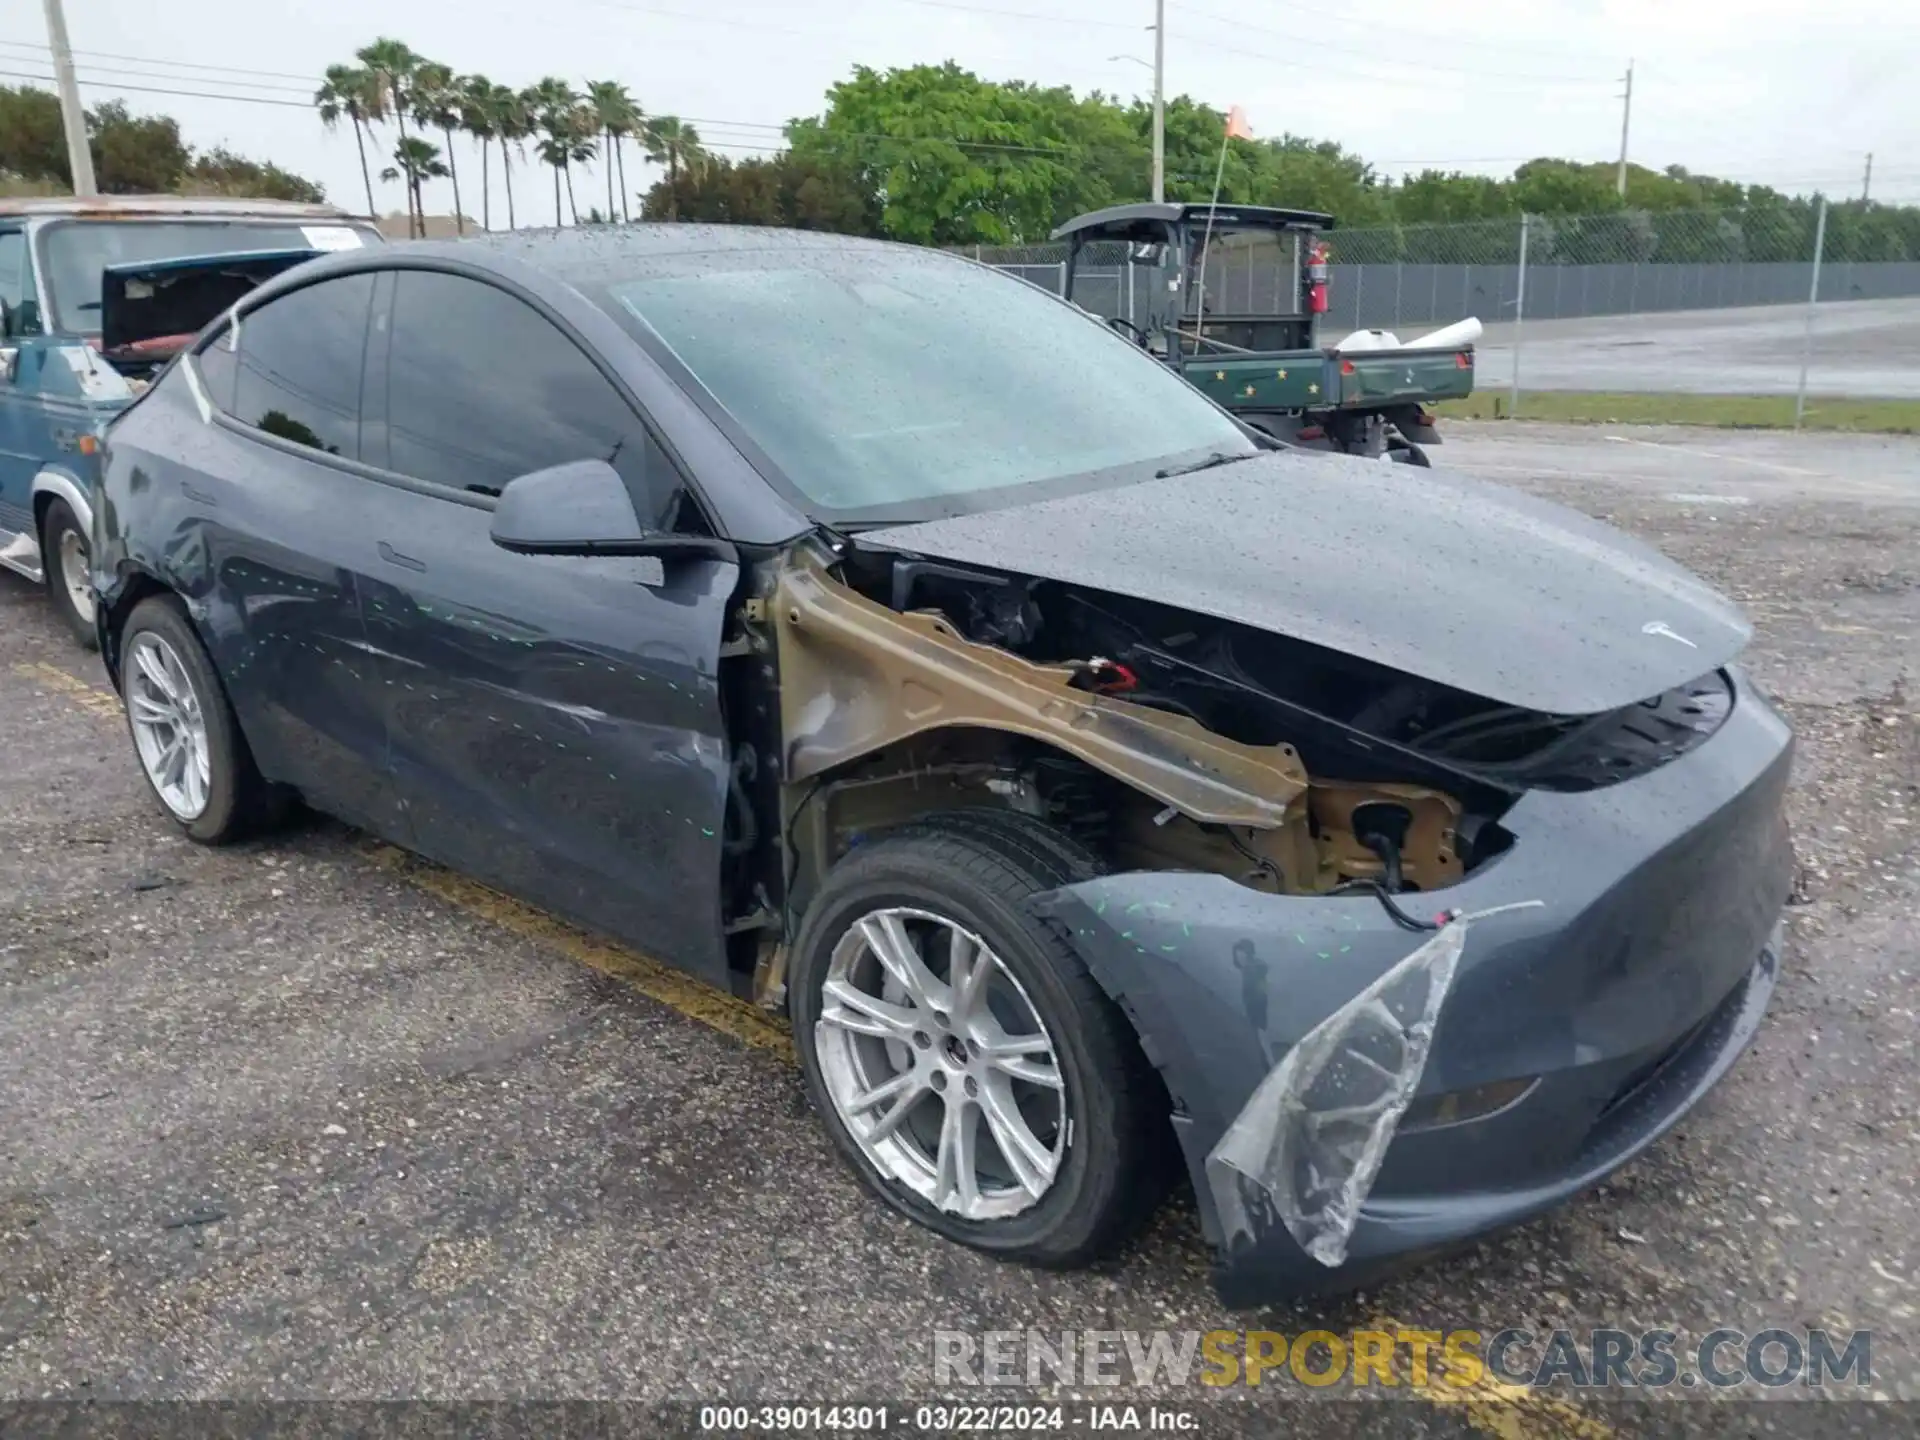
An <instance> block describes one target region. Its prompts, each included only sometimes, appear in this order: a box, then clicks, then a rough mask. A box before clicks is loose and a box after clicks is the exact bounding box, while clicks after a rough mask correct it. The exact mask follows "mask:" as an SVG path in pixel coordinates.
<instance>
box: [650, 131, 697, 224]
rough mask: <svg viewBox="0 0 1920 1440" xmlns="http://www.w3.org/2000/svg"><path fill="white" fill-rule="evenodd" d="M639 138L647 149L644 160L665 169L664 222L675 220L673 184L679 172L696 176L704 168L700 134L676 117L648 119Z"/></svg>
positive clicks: (676, 203) (676, 205) (677, 208)
mask: <svg viewBox="0 0 1920 1440" xmlns="http://www.w3.org/2000/svg"><path fill="white" fill-rule="evenodd" d="M640 134H641V139H642V141H643V142H644V143H645V145H646V147H647V159H649V160H651V161H652V162H653V163H654V164H656V165H664V166H666V167H667V218H668V219H669V220H678V219H679V218H680V193H679V190H678V188H677V186H676V185H675V182H676V181H677V180H679V178H680V172H681V171H682V170H684V171H686V172H687V173H688V174H689V175H698V174H699V173H700V172H701V171H702V170H704V169H705V168H706V164H707V152H706V148H705V147H704V146H702V145H701V143H700V132H699V131H698V130H696V129H694V128H693V126H691V125H689V124H688V123H687V122H686V121H684V120H682V119H681V118H680V117H679V116H678V115H651V116H649V117H648V118H647V120H646V122H645V123H644V124H643V125H642V127H641V132H640Z"/></svg>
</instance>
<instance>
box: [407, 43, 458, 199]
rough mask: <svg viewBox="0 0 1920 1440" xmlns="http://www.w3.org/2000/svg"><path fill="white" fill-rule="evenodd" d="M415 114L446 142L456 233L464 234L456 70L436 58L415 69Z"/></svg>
mask: <svg viewBox="0 0 1920 1440" xmlns="http://www.w3.org/2000/svg"><path fill="white" fill-rule="evenodd" d="M412 98H413V118H414V119H415V120H416V121H418V122H419V123H420V124H422V125H431V126H432V127H433V128H434V129H436V130H438V131H439V132H440V138H441V139H442V140H444V141H445V142H446V156H447V175H448V177H449V178H450V179H452V181H453V233H454V234H456V235H465V234H466V233H467V221H466V216H465V214H464V213H463V212H462V211H461V209H460V164H459V162H458V161H457V160H455V159H454V154H453V132H454V131H455V130H457V129H459V128H460V119H461V117H460V90H459V87H458V85H457V83H456V82H455V80H454V78H453V71H452V70H450V69H448V68H447V67H446V66H445V65H442V64H440V63H439V62H438V61H436V60H429V61H427V62H425V63H424V64H422V65H421V66H420V68H419V69H418V70H417V71H415V72H414V76H413V97H412ZM420 221H421V224H420V228H421V232H422V233H423V234H424V233H425V231H426V216H425V215H424V214H422V216H421V217H420Z"/></svg>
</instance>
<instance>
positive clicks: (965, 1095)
mask: <svg viewBox="0 0 1920 1440" xmlns="http://www.w3.org/2000/svg"><path fill="white" fill-rule="evenodd" d="M1094 873H1096V871H1095V866H1094V864H1093V862H1092V861H1091V859H1090V858H1089V857H1087V856H1086V854H1085V852H1084V851H1082V850H1081V849H1080V847H1078V846H1077V845H1076V844H1075V843H1074V842H1073V841H1072V840H1071V839H1070V838H1068V837H1067V836H1065V835H1063V834H1060V833H1059V832H1057V831H1054V830H1051V829H1049V828H1048V827H1045V826H1043V825H1040V824H1039V823H1038V822H1034V821H1031V820H1029V819H1028V818H1027V817H1023V816H1020V817H1016V816H1005V817H1003V816H1000V815H997V814H995V813H994V812H991V811H966V812H958V813H956V814H953V815H949V816H936V817H934V818H932V819H930V820H927V821H924V822H920V823H917V824H914V825H912V826H909V827H906V828H903V829H900V830H897V831H894V832H892V833H891V834H889V835H886V836H883V837H880V838H877V839H874V840H871V841H869V842H867V843H866V844H863V845H861V846H859V847H858V848H857V849H855V850H854V851H852V852H851V853H850V854H849V855H847V856H846V857H845V858H844V859H842V860H841V861H840V862H839V864H837V865H835V866H834V868H833V870H832V871H831V872H830V873H829V875H828V877H827V880H826V882H825V884H824V885H823V886H822V887H821V889H820V892H819V894H818V896H817V897H816V898H815V899H814V901H813V903H812V904H811V905H810V906H809V907H808V910H807V915H806V918H805V921H804V922H803V923H802V925H801V928H800V933H799V936H798V937H797V939H796V942H795V946H794V955H793V962H792V970H791V972H790V976H789V979H790V989H789V997H790V998H789V1006H790V1008H791V1011H792V1015H793V1027H794V1038H795V1040H796V1041H797V1043H798V1046H799V1050H800V1059H801V1065H802V1068H803V1069H804V1071H805V1073H806V1080H807V1087H808V1091H809V1093H810V1095H811V1097H812V1099H813V1102H814V1104H815V1106H816V1107H817V1108H818V1109H819V1111H820V1113H821V1114H822V1115H823V1116H824V1117H825V1119H826V1124H827V1128H828V1130H829V1132H830V1133H831V1135H832V1137H833V1140H834V1143H835V1145H836V1147H837V1148H838V1149H839V1150H840V1152H841V1153H842V1155H844V1156H845V1158H846V1159H847V1161H848V1162H849V1163H850V1164H851V1165H852V1166H853V1168H854V1170H855V1171H856V1172H857V1173H858V1174H859V1175H860V1177H861V1179H862V1180H863V1181H865V1183H866V1184H867V1185H868V1186H869V1188H871V1189H872V1190H873V1191H874V1192H875V1193H876V1194H878V1195H879V1196H880V1197H881V1199H883V1200H885V1201H886V1202H887V1203H888V1204H889V1205H891V1206H893V1207H894V1208H895V1209H897V1210H899V1211H901V1212H902V1213H904V1214H905V1215H907V1216H908V1217H910V1218H911V1219H913V1220H916V1221H918V1222H919V1223H920V1224H922V1225H925V1226H926V1227H928V1228H929V1229H931V1230H934V1231H936V1232H938V1233H939V1234H941V1235H944V1236H946V1237H947V1238H948V1239H951V1240H957V1241H959V1242H960V1243H962V1244H965V1245H970V1246H973V1247H974V1248H976V1249H979V1250H984V1251H987V1252H989V1253H992V1254H995V1255H999V1256H1004V1257H1007V1258H1011V1259H1020V1260H1026V1261H1030V1262H1033V1263H1036V1264H1041V1265H1050V1266H1074V1265H1082V1264H1086V1263H1088V1262H1090V1261H1092V1260H1094V1259H1096V1258H1098V1257H1099V1256H1101V1255H1103V1254H1105V1253H1107V1252H1109V1251H1111V1250H1112V1249H1113V1248H1115V1247H1116V1246H1117V1245H1119V1244H1120V1243H1121V1242H1122V1241H1124V1240H1125V1239H1126V1238H1127V1237H1128V1236H1129V1235H1131V1234H1132V1233H1133V1232H1134V1231H1135V1230H1136V1229H1137V1228H1138V1227H1139V1225H1140V1224H1141V1223H1142V1222H1143V1221H1144V1220H1145V1219H1146V1218H1147V1217H1148V1216H1149V1215H1151V1214H1152V1212H1153V1209H1154V1207H1155V1205H1156V1204H1157V1203H1158V1201H1159V1200H1160V1198H1161V1196H1162V1195H1163V1194H1164V1191H1165V1185H1166V1181H1167V1179H1168V1176H1169V1171H1170V1167H1168V1166H1167V1165H1166V1164H1165V1163H1164V1158H1165V1151H1164V1148H1163V1143H1162V1142H1163V1137H1164V1135H1165V1132H1166V1130H1167V1122H1166V1102H1165V1096H1164V1092H1163V1091H1162V1090H1161V1088H1160V1085H1159V1081H1158V1077H1157V1076H1156V1075H1155V1074H1154V1073H1153V1071H1152V1069H1151V1068H1150V1067H1149V1066H1148V1064H1147V1062H1146V1059H1145V1057H1144V1056H1143V1055H1142V1054H1141V1052H1140V1047H1139V1043H1138V1041H1137V1040H1136V1038H1135V1036H1134V1033H1133V1030H1132V1028H1131V1026H1130V1025H1129V1024H1128V1022H1127V1020H1126V1018H1125V1016H1124V1015H1122V1013H1121V1012H1120V1010H1119V1008H1118V1007H1117V1006H1116V1005H1115V1004H1114V1003H1113V1001H1112V1000H1111V999H1109V998H1108V996H1107V995H1106V993H1105V992H1104V991H1103V990H1101V988H1100V986H1099V984H1098V983H1097V982H1096V981H1095V980H1094V979H1093V977H1092V976H1091V975H1089V974H1088V973H1087V968H1086V966H1085V965H1084V964H1083V963H1082V962H1081V960H1080V958H1079V956H1078V955H1077V954H1075V953H1074V951H1073V949H1072V947H1071V946H1070V945H1069V944H1068V943H1067V941H1066V940H1065V939H1063V938H1062V937H1061V936H1059V935H1058V934H1056V933H1055V932H1054V931H1053V930H1051V929H1049V928H1048V927H1047V926H1045V925H1043V924H1042V923H1041V922H1040V921H1039V920H1037V919H1036V918H1035V917H1034V916H1033V915H1032V914H1031V913H1030V912H1029V911H1028V909H1027V904H1026V902H1027V901H1028V899H1029V898H1030V897H1031V896H1033V895H1034V894H1036V893H1038V892H1040V891H1044V890H1051V889H1054V888H1057V887H1058V886H1060V885H1064V884H1070V883H1073V882H1074V881H1077V880H1082V879H1085V878H1087V877H1088V876H1090V875H1092V874H1094Z"/></svg>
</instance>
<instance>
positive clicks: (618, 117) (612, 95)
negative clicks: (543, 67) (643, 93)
mask: <svg viewBox="0 0 1920 1440" xmlns="http://www.w3.org/2000/svg"><path fill="white" fill-rule="evenodd" d="M587 103H588V104H589V105H591V106H592V107H593V114H594V119H595V121H596V122H597V123H598V125H599V127H600V133H601V135H602V136H603V137H605V139H606V145H607V149H606V153H607V219H608V221H609V222H611V221H612V219H613V179H614V168H615V166H618V167H619V171H620V213H621V214H622V215H623V216H624V215H625V214H626V213H627V157H626V151H625V150H624V149H623V148H622V146H621V141H622V140H623V139H625V137H627V136H628V135H631V134H633V132H634V130H635V128H636V127H638V125H639V124H640V107H639V106H638V105H637V104H635V103H634V99H633V96H631V95H629V94H628V93H627V87H626V86H624V85H622V84H621V83H620V82H619V81H618V80H594V81H590V82H589V83H588V85H587Z"/></svg>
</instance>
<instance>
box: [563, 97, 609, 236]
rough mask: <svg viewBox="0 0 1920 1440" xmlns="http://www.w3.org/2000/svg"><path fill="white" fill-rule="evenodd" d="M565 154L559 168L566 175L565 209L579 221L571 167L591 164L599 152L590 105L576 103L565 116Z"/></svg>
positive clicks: (594, 119)
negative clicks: (595, 140) (571, 110)
mask: <svg viewBox="0 0 1920 1440" xmlns="http://www.w3.org/2000/svg"><path fill="white" fill-rule="evenodd" d="M567 122H568V123H567V135H566V140H567V155H566V160H565V162H564V163H563V164H562V165H561V169H562V170H563V171H565V172H566V177H567V209H569V210H570V211H572V212H573V223H574V224H576V225H578V224H579V223H580V207H579V206H578V205H576V204H575V203H574V200H573V167H574V166H575V165H591V164H592V163H593V160H594V157H595V156H596V155H598V154H599V153H600V147H599V146H598V145H596V144H595V143H594V140H593V131H594V127H595V126H596V125H597V124H598V123H599V120H598V118H597V117H596V116H595V115H594V113H593V107H592V106H590V105H576V106H575V107H574V109H573V113H572V114H571V115H569V116H568V117H567Z"/></svg>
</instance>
